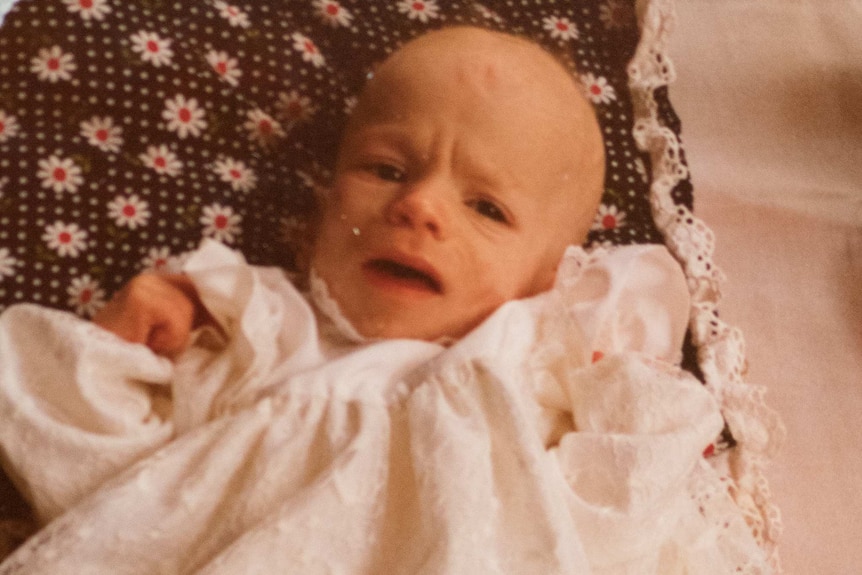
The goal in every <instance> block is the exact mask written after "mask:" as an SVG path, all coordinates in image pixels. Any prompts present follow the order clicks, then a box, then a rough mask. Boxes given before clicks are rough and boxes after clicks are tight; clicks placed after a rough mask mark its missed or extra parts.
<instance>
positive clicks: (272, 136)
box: [243, 109, 286, 147]
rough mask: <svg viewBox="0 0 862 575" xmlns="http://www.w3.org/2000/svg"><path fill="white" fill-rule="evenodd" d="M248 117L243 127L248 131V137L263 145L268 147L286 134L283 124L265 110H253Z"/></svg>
mask: <svg viewBox="0 0 862 575" xmlns="http://www.w3.org/2000/svg"><path fill="white" fill-rule="evenodd" d="M246 117H247V118H248V120H246V122H245V123H244V124H243V127H244V128H245V129H246V130H247V131H248V139H249V140H251V141H252V142H256V143H257V144H258V145H260V146H262V147H267V146H269V145H270V144H272V143H273V142H274V141H275V140H276V139H278V138H283V137H284V136H285V135H286V134H285V132H284V128H282V127H281V124H280V123H278V122H277V121H276V120H275V118H273V117H272V116H270V115H269V114H267V113H266V112H264V111H263V110H260V109H255V110H251V111H250V112H248V113H247V114H246Z"/></svg>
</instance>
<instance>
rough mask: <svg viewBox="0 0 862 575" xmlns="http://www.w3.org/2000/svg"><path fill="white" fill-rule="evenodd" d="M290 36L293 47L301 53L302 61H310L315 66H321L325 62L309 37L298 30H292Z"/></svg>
mask: <svg viewBox="0 0 862 575" xmlns="http://www.w3.org/2000/svg"><path fill="white" fill-rule="evenodd" d="M290 38H291V39H292V40H293V49H294V50H296V51H297V52H299V53H300V54H302V60H303V61H304V62H311V64H312V65H313V66H314V67H315V68H321V67H323V66H324V65H325V64H326V59H325V58H324V57H323V54H321V53H320V49H319V48H318V47H317V44H315V43H314V42H313V41H312V40H311V38H309V37H308V36H306V35H304V34H300V33H299V32H294V33H293V34H291V36H290Z"/></svg>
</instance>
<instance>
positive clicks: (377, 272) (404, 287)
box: [362, 261, 440, 298]
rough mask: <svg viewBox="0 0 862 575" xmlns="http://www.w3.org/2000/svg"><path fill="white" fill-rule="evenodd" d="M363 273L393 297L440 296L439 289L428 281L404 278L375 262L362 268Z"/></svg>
mask: <svg viewBox="0 0 862 575" xmlns="http://www.w3.org/2000/svg"><path fill="white" fill-rule="evenodd" d="M362 273H363V275H364V276H365V278H366V279H367V280H368V282H369V283H370V284H371V285H373V286H374V287H376V288H378V289H380V290H383V291H385V292H386V293H389V294H392V295H402V296H407V297H411V298H413V297H422V298H425V297H431V296H435V295H439V294H440V290H439V288H438V287H436V286H434V285H431V284H430V283H429V282H428V281H425V280H423V279H420V278H417V277H403V276H401V275H398V274H396V273H393V272H392V271H391V270H389V269H387V267H386V266H384V265H378V263H376V262H373V261H372V262H368V263H366V264H364V265H363V266H362Z"/></svg>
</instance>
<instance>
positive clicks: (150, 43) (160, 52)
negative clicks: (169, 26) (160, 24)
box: [131, 30, 174, 68]
mask: <svg viewBox="0 0 862 575" xmlns="http://www.w3.org/2000/svg"><path fill="white" fill-rule="evenodd" d="M131 40H132V51H133V52H137V53H139V54H140V55H141V59H142V60H143V61H144V62H148V63H150V64H152V65H153V66H155V67H157V68H159V67H161V66H170V64H171V59H172V58H173V57H174V51H173V50H171V41H170V40H168V39H167V38H161V37H159V35H158V34H156V33H155V32H147V31H144V30H141V31H140V32H137V33H136V34H132V36H131Z"/></svg>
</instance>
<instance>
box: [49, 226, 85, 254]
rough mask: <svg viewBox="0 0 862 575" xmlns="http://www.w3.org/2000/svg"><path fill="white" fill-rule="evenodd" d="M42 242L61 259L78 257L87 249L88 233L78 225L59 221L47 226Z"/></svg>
mask: <svg viewBox="0 0 862 575" xmlns="http://www.w3.org/2000/svg"><path fill="white" fill-rule="evenodd" d="M42 240H43V241H44V242H45V243H47V244H48V247H49V248H51V249H52V250H54V251H55V252H57V254H58V255H59V256H60V257H73V258H74V257H78V255H79V254H80V253H81V252H82V251H83V250H85V249H87V232H85V231H84V230H82V229H81V228H79V227H78V225H77V224H67V223H64V222H61V221H57V222H54V223H53V224H51V225H48V226H45V233H43V234H42Z"/></svg>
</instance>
